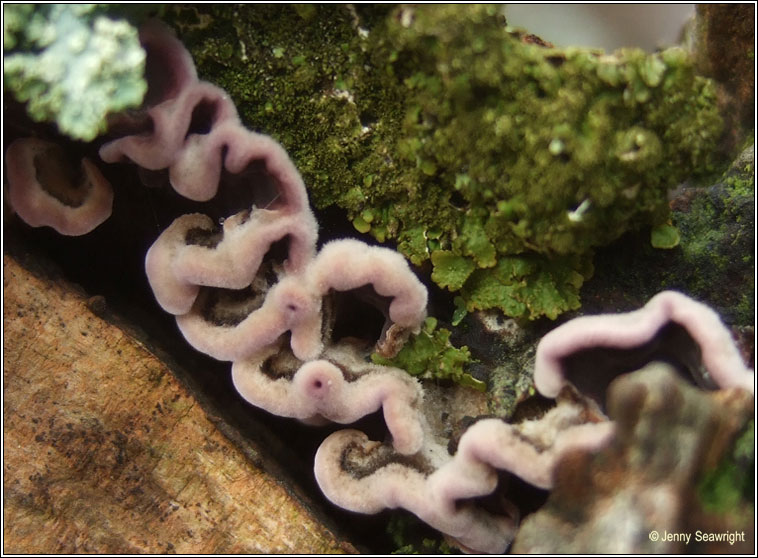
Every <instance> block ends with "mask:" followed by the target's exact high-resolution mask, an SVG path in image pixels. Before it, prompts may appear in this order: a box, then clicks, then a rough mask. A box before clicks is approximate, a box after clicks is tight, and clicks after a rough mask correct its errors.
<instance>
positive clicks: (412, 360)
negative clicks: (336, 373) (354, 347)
mask: <svg viewBox="0 0 758 558" xmlns="http://www.w3.org/2000/svg"><path fill="white" fill-rule="evenodd" d="M371 360H373V361H374V362H375V363H376V364H382V365H384V366H395V367H397V368H402V369H403V370H405V371H406V372H408V373H409V374H411V375H412V376H418V377H420V378H426V379H438V380H452V381H454V382H456V383H458V384H461V385H464V386H468V387H473V388H475V389H478V390H480V391H484V390H485V388H486V385H485V384H484V382H480V381H479V380H477V379H476V378H474V377H473V376H471V375H470V374H468V373H467V372H466V371H465V368H466V365H467V364H468V363H469V362H471V353H470V352H469V350H468V347H465V346H464V347H461V348H457V347H454V346H453V345H452V344H451V343H450V330H447V329H444V328H439V329H437V320H436V319H435V318H427V319H426V321H425V322H424V327H423V328H422V330H421V332H419V334H418V335H414V336H413V337H411V339H410V340H409V341H408V342H407V343H406V344H405V346H404V347H403V348H402V349H401V350H400V352H399V353H398V354H397V355H396V356H395V357H393V358H390V359H388V358H384V357H381V356H379V355H377V354H373V355H371Z"/></svg>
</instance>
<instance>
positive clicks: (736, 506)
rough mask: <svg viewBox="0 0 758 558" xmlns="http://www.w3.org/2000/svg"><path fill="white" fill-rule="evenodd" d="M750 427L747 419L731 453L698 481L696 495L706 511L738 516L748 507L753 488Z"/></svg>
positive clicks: (752, 432)
mask: <svg viewBox="0 0 758 558" xmlns="http://www.w3.org/2000/svg"><path fill="white" fill-rule="evenodd" d="M754 428H755V424H754V421H753V420H752V419H751V420H750V421H749V422H748V424H747V426H746V427H745V428H744V429H743V432H742V433H741V434H740V435H739V436H738V437H737V439H736V440H735V442H734V446H733V448H732V451H731V453H730V454H729V455H727V456H726V457H725V458H724V459H723V460H722V461H721V463H719V465H718V466H717V467H716V468H714V469H712V470H710V471H708V472H706V473H705V474H704V475H703V477H702V478H701V480H700V482H699V484H698V495H699V497H700V502H701V503H702V505H703V508H704V509H705V510H706V511H707V512H712V513H719V514H724V513H741V512H740V510H744V508H745V507H751V508H752V506H753V493H754V486H755V477H754V470H755V467H754V463H755V461H754V453H755V452H754V447H755V445H754ZM747 515H751V514H750V513H747Z"/></svg>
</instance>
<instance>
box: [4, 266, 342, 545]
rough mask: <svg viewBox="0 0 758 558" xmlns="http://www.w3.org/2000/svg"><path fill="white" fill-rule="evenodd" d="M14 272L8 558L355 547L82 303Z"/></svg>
mask: <svg viewBox="0 0 758 558" xmlns="http://www.w3.org/2000/svg"><path fill="white" fill-rule="evenodd" d="M3 265H4V280H3V297H4V311H3V325H4V332H3V349H4V355H3V365H4V369H3V392H4V415H3V416H4V431H3V441H4V449H3V470H4V485H3V488H4V502H3V514H4V533H3V535H4V545H3V546H4V548H3V551H4V552H5V553H43V554H44V553H62V552H90V553H164V552H177V553H189V554H195V553H285V552H286V553H290V552H294V553H325V552H351V551H353V552H354V548H353V547H352V546H351V545H350V544H349V543H346V542H344V541H341V540H340V539H338V538H337V537H336V536H335V535H334V534H332V533H331V532H330V531H329V530H328V529H327V528H326V527H325V526H323V525H322V524H321V523H320V522H319V521H318V520H317V519H316V518H315V517H314V516H313V514H312V513H311V512H310V511H309V509H308V508H307V507H306V506H305V505H304V504H303V503H302V502H301V501H300V500H298V499H297V498H295V497H293V496H292V495H291V494H290V493H289V492H288V491H286V490H285V489H284V488H283V487H282V486H281V485H280V483H278V482H277V481H276V479H274V478H272V477H271V476H270V475H268V474H266V473H265V472H264V471H262V470H261V469H259V468H258V467H256V466H255V465H254V464H253V463H251V462H250V460H249V459H247V458H246V457H245V455H244V454H243V452H242V451H240V449H239V448H237V447H236V446H235V445H234V444H232V443H231V442H230V441H229V440H228V439H227V438H226V437H224V436H223V435H222V434H221V432H220V431H219V430H218V429H217V428H216V426H215V425H214V424H213V423H212V422H211V421H210V420H209V419H208V418H207V416H206V414H205V412H204V411H203V409H202V408H201V406H200V405H199V404H198V403H197V401H196V400H195V399H194V398H193V396H192V395H191V394H190V393H189V392H188V391H187V390H186V389H185V388H184V387H183V385H182V384H180V383H179V382H178V380H177V379H176V378H175V377H174V376H173V375H172V373H171V371H170V370H169V369H168V368H167V366H166V365H165V364H164V363H162V362H161V361H160V360H159V359H157V358H156V357H155V356H154V355H153V354H152V353H151V352H150V351H148V350H147V349H146V348H145V347H144V346H143V345H142V344H140V343H139V342H138V341H136V340H135V339H134V338H132V337H130V336H129V335H127V334H126V333H124V332H123V331H122V330H121V329H119V328H117V327H115V326H113V325H111V324H109V323H107V322H105V321H103V320H101V319H100V318H98V317H97V316H96V315H94V314H93V313H92V312H91V311H90V310H89V308H88V305H87V300H86V299H85V298H84V296H82V295H81V294H80V293H78V292H77V291H76V290H75V289H73V288H71V287H70V286H67V285H63V284H60V283H59V282H56V283H53V282H50V281H49V280H47V279H43V278H41V277H38V276H35V275H33V274H31V273H30V272H28V271H27V270H25V269H24V268H22V267H20V266H19V265H18V264H17V263H16V262H15V261H14V260H13V259H12V258H10V257H9V256H4V261H3Z"/></svg>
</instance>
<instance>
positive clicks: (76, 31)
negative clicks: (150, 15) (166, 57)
mask: <svg viewBox="0 0 758 558" xmlns="http://www.w3.org/2000/svg"><path fill="white" fill-rule="evenodd" d="M3 13H4V20H3V21H4V26H3V45H4V47H5V55H4V65H3V75H4V77H5V84H6V87H7V88H8V89H9V90H10V91H12V92H13V94H14V95H15V97H16V99H18V100H19V101H21V102H24V103H26V108H27V112H28V113H29V115H30V116H31V117H32V118H33V119H34V120H37V121H53V122H56V123H57V125H58V128H59V129H60V131H61V132H62V133H64V134H67V135H68V136H70V137H72V138H74V139H80V140H85V141H89V140H92V139H94V138H95V137H96V136H97V135H98V134H99V133H101V132H103V131H104V130H105V127H106V120H105V119H106V116H107V115H108V113H110V112H117V111H120V110H123V109H125V108H128V107H132V106H137V105H139V104H140V103H141V102H142V98H143V96H144V94H145V91H146V90H147V84H146V82H145V80H144V78H143V74H144V69H145V52H144V50H143V49H142V47H141V46H140V44H139V40H138V37H137V30H136V29H135V28H134V27H132V26H131V25H130V24H129V23H127V22H126V21H114V20H112V19H109V18H107V17H105V16H103V15H98V12H97V10H96V6H95V5H93V4H44V5H38V4H34V5H32V4H7V5H4V6H3Z"/></svg>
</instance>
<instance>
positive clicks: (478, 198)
mask: <svg viewBox="0 0 758 558" xmlns="http://www.w3.org/2000/svg"><path fill="white" fill-rule="evenodd" d="M500 9H501V8H500V7H498V6H494V7H493V6H480V5H445V6H413V7H409V6H397V7H392V6H372V7H368V6H366V7H364V6H360V5H356V6H355V7H348V6H335V5H329V6H316V5H314V6H313V7H311V8H308V9H302V8H296V7H290V6H273V5H269V6H246V7H235V8H233V9H229V8H228V7H225V8H223V9H221V8H216V7H214V6H211V5H209V6H202V7H197V8H192V9H189V8H180V9H179V12H178V13H179V15H178V16H176V19H177V20H178V21H179V23H182V24H184V25H185V27H186V28H188V29H189V27H190V26H191V20H192V19H193V18H195V19H197V18H198V17H199V16H198V10H202V11H203V12H207V13H209V14H210V15H211V16H212V18H213V25H211V26H208V28H212V29H213V32H212V33H210V32H207V31H204V30H203V29H194V30H189V31H187V32H186V33H185V34H184V35H183V39H184V40H185V41H186V42H188V43H189V45H190V47H191V50H192V53H193V55H194V57H195V60H196V61H197V64H198V67H199V70H200V74H201V75H202V76H203V77H204V78H205V79H209V80H210V81H213V82H215V83H217V84H218V85H220V86H222V87H224V88H225V89H227V90H228V91H229V92H230V94H231V96H232V97H233V98H234V100H235V102H236V103H237V106H238V107H239V109H240V112H241V114H242V116H243V118H244V120H245V122H246V124H248V125H250V126H252V127H253V128H256V129H261V130H263V131H266V132H268V133H271V134H273V135H274V136H275V137H276V138H277V139H279V140H280V141H281V142H282V143H283V144H284V146H285V147H286V148H287V149H288V151H289V152H290V153H291V154H292V156H293V159H294V160H295V162H296V164H297V166H298V168H299V169H300V170H301V172H302V173H303V176H304V178H305V181H306V184H307V186H308V188H309V192H310V195H311V198H312V201H313V203H314V204H315V205H316V206H317V207H319V208H322V207H327V206H330V205H338V206H340V207H342V208H344V209H346V210H347V213H348V217H349V218H350V220H351V221H352V222H353V225H354V227H355V229H356V230H357V231H358V232H361V233H367V234H371V235H373V236H374V237H375V238H376V239H378V240H380V241H388V240H394V241H396V242H397V245H398V248H399V250H400V251H401V252H403V253H404V254H405V255H406V256H407V257H408V258H409V259H410V260H411V261H412V262H413V263H415V264H421V263H423V262H425V261H428V260H431V262H432V264H433V266H434V271H433V275H432V278H433V280H434V281H436V282H437V283H438V284H440V285H441V286H443V287H446V288H448V289H450V290H452V291H454V292H458V293H459V296H462V298H463V300H464V302H465V305H466V307H467V308H468V310H469V311H471V310H475V309H480V308H493V307H494V308H499V309H501V310H503V311H505V312H506V313H507V314H509V315H511V316H515V317H527V318H535V317H538V316H542V315H547V316H551V317H554V316H557V315H558V314H560V313H561V312H563V311H565V310H568V309H575V308H577V307H578V306H579V296H578V293H579V289H580V287H581V285H582V283H583V282H584V280H585V279H587V278H588V277H589V275H590V273H591V264H590V262H591V257H592V251H593V249H594V248H596V247H598V246H602V245H605V244H607V243H609V242H610V241H612V240H613V239H615V238H618V237H619V236H620V235H621V234H622V233H623V232H624V231H627V230H630V229H636V228H644V227H650V226H659V225H662V224H664V223H666V222H667V220H668V218H669V208H668V204H667V198H666V195H667V192H668V190H669V189H671V188H673V187H675V186H676V185H677V184H679V183H680V182H682V181H683V180H684V179H686V178H688V177H690V176H692V175H697V174H698V173H701V172H705V171H708V170H711V167H712V166H713V165H714V163H715V159H714V155H713V154H714V152H715V147H716V143H717V140H718V138H719V134H720V132H721V119H720V117H719V115H718V112H717V110H716V103H715V90H714V87H713V84H712V83H711V82H710V81H708V80H705V79H703V78H700V77H698V76H696V75H695V72H694V70H693V68H692V65H691V63H690V60H689V58H688V56H687V55H686V53H685V52H684V51H683V50H681V49H678V48H673V49H669V50H666V51H663V52H660V53H656V54H652V55H648V54H645V53H644V52H642V51H640V50H621V51H618V52H616V53H613V54H604V53H602V52H598V51H592V50H587V49H578V48H568V49H555V48H547V47H544V46H540V45H538V44H533V43H532V42H530V41H528V40H527V38H526V37H523V36H521V35H518V34H516V33H512V32H510V31H509V30H508V28H507V27H506V26H505V21H504V19H503V17H502V15H501V14H500ZM203 15H205V14H203Z"/></svg>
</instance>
